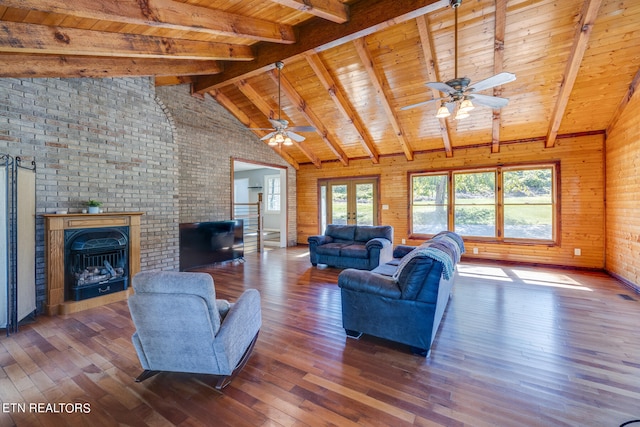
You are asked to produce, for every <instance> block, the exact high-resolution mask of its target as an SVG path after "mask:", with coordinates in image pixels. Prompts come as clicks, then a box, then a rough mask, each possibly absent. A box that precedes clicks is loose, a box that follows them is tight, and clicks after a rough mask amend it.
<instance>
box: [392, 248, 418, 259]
mask: <svg viewBox="0 0 640 427" xmlns="http://www.w3.org/2000/svg"><path fill="white" fill-rule="evenodd" d="M415 248H417V246H409V245H398V246H396V247H395V249H394V250H393V257H394V258H402V257H404V256H405V255H407V254H408V253H409V252H411V251H412V250H414V249H415Z"/></svg>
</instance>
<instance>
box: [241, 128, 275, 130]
mask: <svg viewBox="0 0 640 427" xmlns="http://www.w3.org/2000/svg"><path fill="white" fill-rule="evenodd" d="M247 129H249V130H273V128H247Z"/></svg>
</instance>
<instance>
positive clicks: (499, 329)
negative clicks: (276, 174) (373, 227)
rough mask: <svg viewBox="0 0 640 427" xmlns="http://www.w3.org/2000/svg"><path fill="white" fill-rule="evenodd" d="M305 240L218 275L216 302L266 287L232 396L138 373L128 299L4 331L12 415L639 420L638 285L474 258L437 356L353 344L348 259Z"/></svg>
mask: <svg viewBox="0 0 640 427" xmlns="http://www.w3.org/2000/svg"><path fill="white" fill-rule="evenodd" d="M306 249H307V248H306V247H298V248H289V249H276V250H269V251H267V252H265V253H263V254H261V255H259V254H252V255H249V256H247V259H246V262H245V263H241V264H235V265H232V264H228V265H224V266H216V267H212V268H209V269H207V270H206V271H208V272H209V273H211V274H212V275H213V277H214V280H215V284H216V291H217V295H218V298H228V299H231V300H233V299H235V298H236V297H237V296H238V295H239V294H240V293H241V292H242V291H243V290H244V289H247V288H257V289H258V290H260V292H261V295H262V307H263V327H262V330H261V332H260V336H259V338H258V342H257V344H256V347H255V352H254V354H253V356H252V358H251V359H250V360H249V363H248V364H247V366H246V367H245V369H244V370H243V371H242V372H241V373H240V375H239V376H238V377H236V378H235V379H234V380H233V382H232V383H231V384H230V385H229V386H228V387H227V388H225V389H224V390H223V392H222V393H219V392H217V391H216V390H215V389H214V388H213V387H212V385H211V384H213V382H212V381H210V378H208V377H206V376H201V375H187V374H176V373H171V374H160V375H157V376H155V377H153V378H151V379H149V380H147V381H145V382H143V383H135V382H134V381H133V378H134V377H136V376H137V375H138V374H139V373H140V372H141V368H140V365H139V363H138V360H137V357H136V355H135V352H134V349H133V346H132V344H131V341H130V336H131V334H132V333H133V330H134V329H133V324H132V323H131V319H130V316H129V311H128V308H127V305H126V302H118V303H114V304H111V305H108V306H104V307H100V308H96V309H91V310H87V311H84V312H81V313H77V314H73V315H68V316H57V317H44V316H42V317H39V318H37V320H36V321H35V322H34V323H32V324H30V325H25V326H22V327H21V328H20V332H19V333H18V334H15V335H12V336H10V337H5V336H4V334H3V336H2V338H0V366H1V367H2V369H1V370H0V401H1V402H2V406H1V407H0V409H1V411H0V425H1V426H10V425H18V426H32V425H33V426H55V427H59V426H121V425H127V426H171V425H179V426H306V425H311V426H327V425H334V426H340V427H343V426H356V425H358V426H360V425H370V426H394V427H397V426H474V427H476V426H594V427H600V426H604V427H606V426H620V425H621V424H622V423H624V422H626V421H630V420H634V419H640V296H639V295H637V294H634V293H633V292H631V291H630V290H629V289H628V288H626V287H624V286H623V285H622V284H620V283H619V282H617V281H616V280H614V279H612V278H610V277H608V276H607V275H605V274H601V273H591V272H576V271H572V270H565V269H550V268H540V267H520V266H512V265H509V266H506V265H499V264H495V263H471V262H462V263H461V264H460V265H459V278H458V280H457V282H456V284H455V286H454V291H453V297H452V299H451V300H450V302H449V306H448V308H447V311H446V313H445V317H444V319H443V322H442V325H441V327H440V331H439V335H438V337H437V338H436V341H435V343H434V347H433V351H432V353H431V357H430V358H429V359H425V358H421V357H418V356H414V355H412V354H411V353H410V351H409V349H408V348H406V347H405V346H402V345H399V344H394V343H391V342H388V341H384V340H380V339H376V338H373V337H369V336H363V337H362V338H361V339H360V340H353V339H347V338H346V337H345V333H344V330H343V329H342V323H341V308H340V292H339V289H338V287H337V285H336V282H337V276H338V273H339V271H340V270H336V269H332V268H324V269H319V268H314V267H311V264H310V263H309V259H308V254H307V252H306ZM74 403H76V404H78V406H77V407H74V406H73V405H71V406H69V404H74ZM30 404H35V405H37V404H41V405H40V406H36V407H35V408H32V407H30ZM47 404H48V406H47ZM82 404H85V405H84V406H83V405H82ZM21 405H22V408H21ZM22 409H24V410H22ZM33 409H35V410H33ZM87 412H88V413H87ZM634 425H635V424H634Z"/></svg>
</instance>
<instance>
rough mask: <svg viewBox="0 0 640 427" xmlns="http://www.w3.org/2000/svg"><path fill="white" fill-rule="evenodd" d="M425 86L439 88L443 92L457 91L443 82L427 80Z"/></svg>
mask: <svg viewBox="0 0 640 427" xmlns="http://www.w3.org/2000/svg"><path fill="white" fill-rule="evenodd" d="M425 86H427V87H430V88H431V89H435V90H439V91H440V92H442V93H448V94H452V93H455V92H456V90H455V89H454V88H452V87H451V86H449V85H448V84H446V83H442V82H427V83H425Z"/></svg>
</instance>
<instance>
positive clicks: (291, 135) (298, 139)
mask: <svg viewBox="0 0 640 427" xmlns="http://www.w3.org/2000/svg"><path fill="white" fill-rule="evenodd" d="M287 136H288V137H289V138H291V139H293V140H294V141H295V142H302V141H304V140H305V139H306V138H305V137H304V136H302V135H298V134H297V133H293V132H287Z"/></svg>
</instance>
